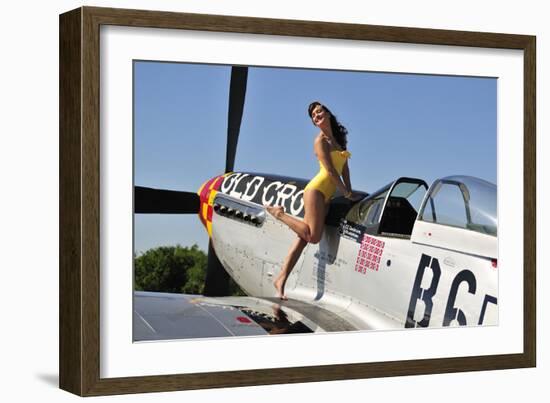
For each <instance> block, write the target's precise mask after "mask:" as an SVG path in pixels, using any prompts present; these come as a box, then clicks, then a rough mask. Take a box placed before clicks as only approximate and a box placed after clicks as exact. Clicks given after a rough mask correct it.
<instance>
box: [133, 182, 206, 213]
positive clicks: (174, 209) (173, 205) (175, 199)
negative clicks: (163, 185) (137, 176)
mask: <svg viewBox="0 0 550 403" xmlns="http://www.w3.org/2000/svg"><path fill="white" fill-rule="evenodd" d="M199 208H200V198H199V196H198V195H197V194H196V193H191V192H182V191H177V190H162V189H152V188H146V187H142V186H135V187H134V210H135V213H136V214H198V212H199Z"/></svg>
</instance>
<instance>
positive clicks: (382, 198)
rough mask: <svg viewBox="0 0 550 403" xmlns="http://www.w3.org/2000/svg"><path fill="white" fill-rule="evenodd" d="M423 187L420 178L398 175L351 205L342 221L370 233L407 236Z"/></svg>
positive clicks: (409, 232)
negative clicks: (362, 227)
mask: <svg viewBox="0 0 550 403" xmlns="http://www.w3.org/2000/svg"><path fill="white" fill-rule="evenodd" d="M427 190H428V185H427V184H426V182H424V181H423V180H421V179H414V178H399V179H397V180H396V181H394V182H392V183H389V184H388V185H386V186H384V187H383V188H382V189H380V190H378V191H377V192H374V193H373V194H371V195H369V196H368V197H366V198H365V199H363V200H362V201H361V202H359V203H357V204H356V205H355V206H353V208H352V209H351V210H350V211H349V213H348V214H347V216H346V220H347V221H351V222H354V223H356V224H359V225H362V226H364V227H365V228H366V232H367V233H370V234H378V235H386V236H405V237H407V236H410V235H411V233H412V229H413V226H414V222H415V220H416V217H417V215H418V209H419V208H420V204H421V202H422V199H423V198H424V194H425V193H426V191H427Z"/></svg>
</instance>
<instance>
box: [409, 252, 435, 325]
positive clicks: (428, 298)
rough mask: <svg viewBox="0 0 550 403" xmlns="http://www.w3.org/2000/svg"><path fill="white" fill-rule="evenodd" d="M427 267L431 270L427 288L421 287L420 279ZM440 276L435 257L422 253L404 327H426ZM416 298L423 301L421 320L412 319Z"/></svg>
mask: <svg viewBox="0 0 550 403" xmlns="http://www.w3.org/2000/svg"><path fill="white" fill-rule="evenodd" d="M427 267H429V268H430V269H431V270H432V273H433V276H432V282H431V284H430V286H429V287H428V288H427V289H424V288H422V279H423V277H424V273H425V271H426V268H427ZM440 277H441V268H440V267H439V261H438V260H437V259H436V258H432V257H431V256H428V255H425V254H422V257H421V258H420V263H419V264H418V269H417V271H416V278H415V280H414V285H413V289H412V293H411V299H410V302H409V310H408V312H407V321H406V322H405V327H406V328H411V327H428V325H429V324H430V317H431V314H432V309H433V297H434V295H435V293H436V292H437V286H438V285H439V279H440ZM418 300H422V301H423V302H424V306H425V307H424V314H423V315H422V320H420V321H419V322H417V321H415V320H414V313H415V310H416V305H417V303H418Z"/></svg>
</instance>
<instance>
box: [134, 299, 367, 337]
mask: <svg viewBox="0 0 550 403" xmlns="http://www.w3.org/2000/svg"><path fill="white" fill-rule="evenodd" d="M133 315H134V320H133V339H134V341H135V342H144V341H155V340H177V339H187V338H210V337H231V336H257V335H269V334H291V333H313V332H334V331H347V330H357V329H356V328H355V327H354V326H353V325H352V324H350V323H349V322H347V321H346V320H345V319H343V318H341V317H339V316H338V315H336V314H335V313H332V312H330V311H328V310H325V309H323V308H320V307H319V306H314V305H311V304H308V303H305V302H301V301H296V300H289V301H280V300H279V299H276V298H255V297H217V298H211V297H203V296H200V295H186V294H171V293H158V292H143V291H136V292H134V312H133Z"/></svg>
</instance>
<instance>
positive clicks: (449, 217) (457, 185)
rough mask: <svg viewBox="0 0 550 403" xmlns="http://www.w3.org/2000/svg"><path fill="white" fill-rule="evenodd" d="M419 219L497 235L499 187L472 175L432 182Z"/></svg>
mask: <svg viewBox="0 0 550 403" xmlns="http://www.w3.org/2000/svg"><path fill="white" fill-rule="evenodd" d="M418 219H419V220H421V221H426V222H431V223H435V224H442V225H448V226H451V227H457V228H462V229H468V230H471V231H476V232H480V233H482V234H486V235H492V236H496V235H497V187H496V185H494V184H492V183H490V182H487V181H484V180H483V179H479V178H474V177H472V176H449V177H446V178H443V179H438V180H437V181H435V182H434V184H433V185H432V187H431V189H430V191H429V193H428V195H427V197H426V199H425V200H424V203H423V204H422V208H421V210H420V214H419V216H418Z"/></svg>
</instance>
